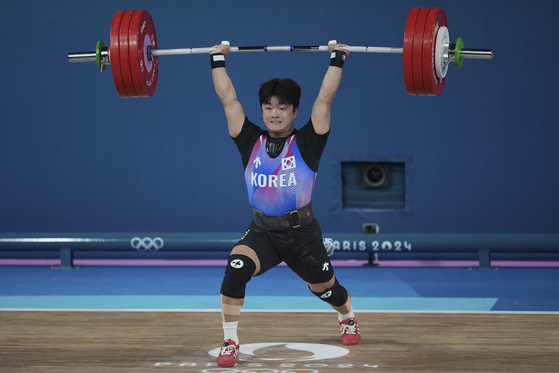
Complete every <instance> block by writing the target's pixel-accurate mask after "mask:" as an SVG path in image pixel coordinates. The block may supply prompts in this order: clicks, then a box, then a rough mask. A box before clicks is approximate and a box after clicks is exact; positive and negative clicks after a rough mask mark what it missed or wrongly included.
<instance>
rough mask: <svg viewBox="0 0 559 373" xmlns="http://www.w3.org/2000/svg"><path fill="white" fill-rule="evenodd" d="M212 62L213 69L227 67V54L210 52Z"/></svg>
mask: <svg viewBox="0 0 559 373" xmlns="http://www.w3.org/2000/svg"><path fill="white" fill-rule="evenodd" d="M210 64H211V65H212V70H213V69H216V68H218V67H225V55H224V54H223V53H213V54H210Z"/></svg>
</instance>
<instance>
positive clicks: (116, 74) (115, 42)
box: [109, 11, 130, 98]
mask: <svg viewBox="0 0 559 373" xmlns="http://www.w3.org/2000/svg"><path fill="white" fill-rule="evenodd" d="M123 14H124V11H118V12H116V13H115V15H114V17H113V21H112V23H111V38H110V39H111V40H110V45H109V50H110V61H111V72H112V74H113V81H114V82H115V87H116V91H117V93H118V95H119V96H120V97H122V98H128V97H130V96H129V95H128V93H127V92H126V89H125V88H124V82H123V81H122V73H121V71H120V43H119V33H120V21H121V20H122V15H123Z"/></svg>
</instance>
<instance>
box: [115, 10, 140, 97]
mask: <svg viewBox="0 0 559 373" xmlns="http://www.w3.org/2000/svg"><path fill="white" fill-rule="evenodd" d="M133 14H134V10H127V11H126V12H124V14H123V15H122V21H120V33H119V35H120V37H119V42H120V71H121V73H122V81H123V82H124V88H126V92H128V95H129V96H130V97H138V93H137V92H136V89H135V88H134V82H133V81H132V71H131V69H130V51H129V46H128V45H129V41H128V32H129V30H130V20H131V19H132V15H133Z"/></svg>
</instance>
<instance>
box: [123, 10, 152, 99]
mask: <svg viewBox="0 0 559 373" xmlns="http://www.w3.org/2000/svg"><path fill="white" fill-rule="evenodd" d="M128 39H129V41H130V44H129V48H130V49H129V50H130V70H131V72H132V79H133V80H134V87H135V88H136V92H138V95H139V96H140V97H150V96H152V95H153V94H154V92H155V86H156V85H157V76H158V74H159V58H158V57H155V59H154V60H153V61H152V60H150V59H149V58H148V52H147V50H148V47H149V46H150V45H151V46H152V48H153V49H157V37H156V35H155V26H154V25H153V20H152V18H151V15H150V14H149V13H148V11H146V10H137V11H135V12H134V15H133V16H132V20H131V22H130V33H129V38H128Z"/></svg>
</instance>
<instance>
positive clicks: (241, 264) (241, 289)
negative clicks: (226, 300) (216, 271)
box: [221, 254, 256, 299]
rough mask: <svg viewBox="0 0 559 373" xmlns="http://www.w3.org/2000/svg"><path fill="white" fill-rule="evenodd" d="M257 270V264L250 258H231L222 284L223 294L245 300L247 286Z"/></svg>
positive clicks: (235, 255)
mask: <svg viewBox="0 0 559 373" xmlns="http://www.w3.org/2000/svg"><path fill="white" fill-rule="evenodd" d="M255 270H256V264H255V263H254V261H253V260H252V259H250V258H249V257H248V256H246V255H238V254H233V255H231V256H229V260H228V261H227V268H225V276H224V277H223V283H222V284H221V294H223V295H225V296H226V297H230V298H236V299H242V298H244V297H245V289H246V284H247V282H249V281H250V279H251V278H252V275H253V274H254V271H255Z"/></svg>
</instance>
